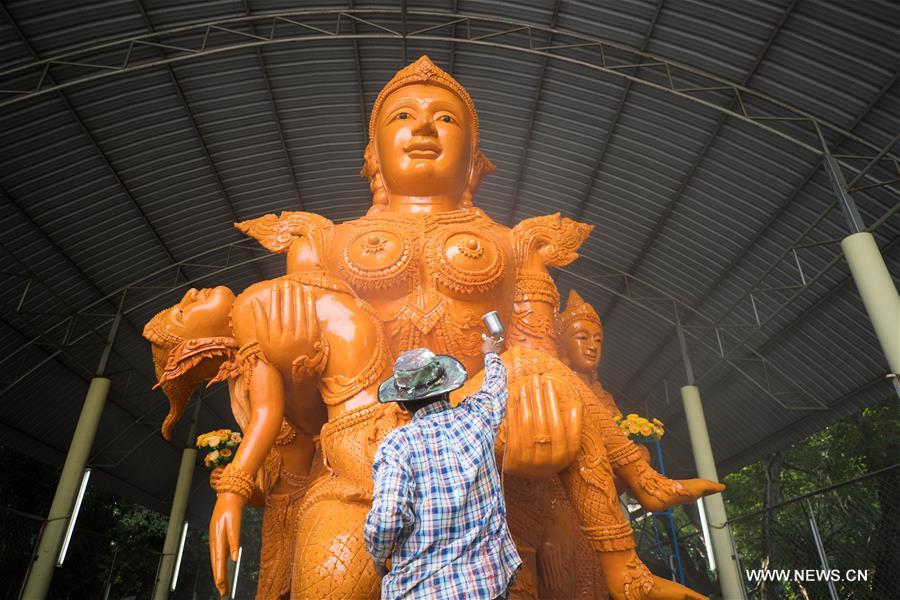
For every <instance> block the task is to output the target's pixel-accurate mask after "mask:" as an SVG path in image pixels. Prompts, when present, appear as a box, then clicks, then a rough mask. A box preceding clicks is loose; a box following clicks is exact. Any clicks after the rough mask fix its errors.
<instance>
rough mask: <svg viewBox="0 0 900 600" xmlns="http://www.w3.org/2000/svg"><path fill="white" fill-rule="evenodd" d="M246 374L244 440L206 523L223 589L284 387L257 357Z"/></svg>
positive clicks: (276, 427)
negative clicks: (247, 400)
mask: <svg viewBox="0 0 900 600" xmlns="http://www.w3.org/2000/svg"><path fill="white" fill-rule="evenodd" d="M245 376H248V380H249V381H248V388H249V396H250V415H249V416H250V422H249V424H248V425H247V428H246V430H245V431H244V439H243V441H242V442H241V445H240V447H239V448H238V450H237V452H236V453H235V455H234V461H232V462H231V464H229V465H228V466H227V467H225V470H224V471H223V472H222V475H221V476H220V478H219V481H218V482H217V485H216V492H217V495H218V497H217V499H216V506H215V508H214V509H213V516H212V518H211V519H210V522H209V551H210V560H211V563H212V570H213V578H214V579H215V582H216V588H218V590H219V592H220V593H221V594H222V595H223V596H224V595H225V592H226V591H227V577H228V571H227V557H228V556H231V558H232V560H236V559H237V552H238V548H239V547H240V539H241V515H242V512H243V508H244V505H245V504H247V502H248V501H249V500H250V498H251V497H252V496H253V493H254V491H255V489H256V483H255V482H256V473H257V471H259V469H260V468H261V467H262V465H263V462H264V461H265V458H266V455H267V454H268V453H269V450H271V449H272V447H273V446H274V444H275V438H276V437H277V435H278V431H279V429H280V428H281V421H282V419H283V418H284V386H283V382H282V378H281V374H280V373H279V372H278V371H277V370H276V369H275V368H274V367H273V366H272V365H270V364H269V363H268V362H266V361H265V360H261V359H257V360H256V361H255V364H253V365H252V367H250V368H249V369H248V372H247V373H246V374H245Z"/></svg>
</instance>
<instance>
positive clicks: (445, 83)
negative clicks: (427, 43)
mask: <svg viewBox="0 0 900 600" xmlns="http://www.w3.org/2000/svg"><path fill="white" fill-rule="evenodd" d="M417 83H425V84H430V85H439V86H441V87H444V88H446V89H448V90H450V91H451V92H453V93H454V94H456V96H457V97H459V99H460V100H462V101H463V104H465V105H466V108H467V109H468V111H469V116H470V117H471V120H472V135H473V139H474V141H475V146H476V147H477V146H478V113H477V112H475V103H474V102H472V97H471V96H469V92H467V91H466V88H464V87H463V86H462V84H460V83H459V82H458V81H456V80H455V79H454V78H453V76H452V75H450V73H447V72H446V71H444V70H443V69H441V68H440V67H439V66H437V65H436V64H434V63H433V62H431V59H430V58H428V56H427V55H426V54H423V55H422V56H420V57H419V60H417V61H416V62H414V63H412V64H409V65H407V66H405V67H403V68H402V69H400V70H399V71H397V74H396V75H394V77H393V78H392V79H391V80H390V81H389V82H387V85H385V86H384V87H383V88H381V92H379V93H378V97H377V98H376V99H375V104H374V105H372V116H371V117H370V118H369V141H373V140H374V139H375V123H376V121H377V120H378V114H379V113H380V112H381V105H382V104H384V99H385V98H387V97H388V96H389V95H390V94H391V93H392V92H394V91H396V90H398V89H400V88H402V87H403V86H406V85H415V84H417Z"/></svg>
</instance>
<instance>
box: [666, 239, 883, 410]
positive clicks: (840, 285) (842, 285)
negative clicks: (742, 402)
mask: <svg viewBox="0 0 900 600" xmlns="http://www.w3.org/2000/svg"><path fill="white" fill-rule="evenodd" d="M898 243H900V238H894V239H893V240H892V241H891V242H889V243H888V244H887V245H886V246H885V247H884V248H882V253H883V254H887V253H888V252H889V251H891V250H892V249H893V248H894V247H895V246H896V245H898ZM842 259H843V256H842V255H837V256H835V257H834V258H833V259H832V260H831V261H829V262H828V264H826V265H825V267H824V268H823V269H822V271H821V272H820V273H819V274H818V275H817V276H816V277H815V278H813V279H812V280H810V284H812V283H814V282H815V281H816V280H817V279H818V278H819V277H821V276H822V275H824V274H825V273H827V272H828V271H830V270H831V269H832V268H833V267H834V266H835V265H837V264H839V263H840V262H841V260H842ZM852 281H853V278H852V276H850V275H848V276H847V277H845V278H843V279H842V280H841V281H840V282H839V283H838V284H836V285H835V286H833V287H832V288H830V289H829V290H828V292H827V293H825V294H824V295H823V296H821V297H820V298H818V299H817V300H816V301H815V302H814V303H813V305H812V306H810V307H809V308H807V309H806V310H805V311H804V313H803V315H802V317H801V318H799V319H795V320H793V321H792V322H791V323H790V324H789V325H787V326H785V327H783V328H782V329H781V330H779V331H778V332H777V333H776V334H774V335H773V336H772V337H770V338H769V339H768V340H766V341H765V342H764V343H763V344H762V345H761V346H759V348H758V351H759V352H765V351H766V350H767V349H768V348H770V347H771V346H774V345H775V344H776V343H777V342H778V341H780V340H781V339H782V338H784V336H786V335H787V334H788V333H790V332H791V331H792V330H794V329H795V328H796V327H798V326H799V324H800V323H801V322H802V320H803V318H805V317H807V316H808V315H810V314H814V313H815V310H816V309H817V308H818V307H819V306H821V305H822V304H824V303H825V302H827V301H828V300H829V299H831V298H833V297H834V296H836V295H837V294H838V293H840V292H841V291H842V290H843V289H844V288H846V287H847V286H848V285H849V284H850V283H852ZM807 287H808V286H804V287H803V288H802V289H800V290H798V291H797V292H796V293H795V294H794V295H793V296H791V298H789V299H788V300H787V301H786V302H785V303H784V304H783V305H782V306H781V307H780V308H778V309H777V310H775V311H774V312H773V313H772V314H771V315H770V316H769V318H768V319H767V320H766V321H765V322H764V323H763V325H765V324H766V323H768V322H771V321H772V320H774V319H775V317H777V316H778V314H779V313H780V312H781V311H782V310H784V309H785V308H787V307H788V306H789V305H790V304H792V303H793V302H794V301H795V300H796V299H797V298H798V297H799V296H800V295H801V294H802V293H803V292H804V291H805V290H806V289H807ZM758 331H759V329H755V330H752V331H750V332H749V333H748V334H747V335H745V336H744V337H743V338H741V339H739V340H737V343H739V344H741V345H746V344H749V342H750V339H751V338H752V337H753V336H754V335H755V334H756V333H757V332H758ZM716 367H718V364H715V365H713V366H711V367H710V368H709V369H707V371H706V372H704V373H703V374H702V375H701V376H700V377H698V380H703V379H706V378H707V377H708V376H709V375H710V374H712V373H713V371H715V369H716ZM670 370H671V369H670ZM728 376H729V371H725V372H721V373H720V375H719V377H718V378H717V379H716V380H714V381H713V382H711V383H710V384H709V385H708V386H706V388H707V390H708V392H707V394H706V396H707V398H709V400H707V404H709V403H710V402H713V401H714V399H715V398H716V397H717V396H715V395H714V394H713V393H712V392H713V390H715V389H716V388H717V387H718V386H719V385H721V384H722V383H724V382H725V381H726V380H727V379H728ZM791 378H794V379H796V375H791ZM879 379H880V380H881V381H884V379H883V378H879ZM837 401H840V399H838V400H837ZM837 401H831V402H826V403H824V405H825V407H827V408H830V407H831V406H832V404H834V402H837ZM683 418H684V412H683V411H682V410H680V409H676V410H675V411H674V412H673V413H672V414H671V415H668V416H667V417H666V422H667V423H670V424H677V423H678V422H680V421H681V420H682V419H683Z"/></svg>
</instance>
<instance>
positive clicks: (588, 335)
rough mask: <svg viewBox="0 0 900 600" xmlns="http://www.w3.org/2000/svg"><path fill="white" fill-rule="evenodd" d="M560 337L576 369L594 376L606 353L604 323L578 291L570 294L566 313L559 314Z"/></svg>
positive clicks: (565, 353)
mask: <svg viewBox="0 0 900 600" xmlns="http://www.w3.org/2000/svg"><path fill="white" fill-rule="evenodd" d="M559 334H560V343H561V345H562V350H563V354H564V356H565V357H566V359H567V361H568V364H569V366H570V367H571V368H572V370H573V371H576V372H577V373H580V374H583V375H590V376H593V375H594V374H595V373H596V371H597V366H598V365H599V364H600V357H601V355H602V352H603V324H602V323H601V322H600V315H598V314H597V311H596V310H594V307H593V306H591V305H590V304H588V303H587V302H585V301H584V299H583V298H582V297H581V295H579V293H578V292H576V291H575V290H571V291H570V292H569V299H568V301H567V302H566V310H565V311H563V312H562V313H560V315H559Z"/></svg>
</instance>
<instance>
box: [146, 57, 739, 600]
mask: <svg viewBox="0 0 900 600" xmlns="http://www.w3.org/2000/svg"><path fill="white" fill-rule="evenodd" d="M369 140H370V141H369V144H368V146H367V148H366V151H365V158H364V166H363V169H362V175H363V176H364V177H366V178H368V180H369V183H370V188H371V191H372V196H373V201H372V207H371V208H370V209H369V211H368V213H367V214H366V215H365V216H363V217H360V218H359V219H354V220H351V221H347V222H344V223H341V224H339V225H335V224H333V223H332V222H330V221H328V220H327V219H325V218H323V217H321V216H319V215H315V214H312V213H302V212H285V213H282V214H281V215H277V216H276V215H264V216H262V217H259V218H257V219H253V220H250V221H245V222H243V223H238V224H237V227H238V229H240V230H241V231H242V232H244V233H245V234H247V235H249V236H252V237H254V238H255V239H257V240H258V241H259V242H260V244H262V245H263V246H264V247H265V248H267V249H269V250H270V251H272V252H276V253H284V254H286V258H287V268H286V275H285V276H284V277H281V278H278V279H276V280H272V281H266V282H260V283H257V284H254V285H253V286H251V287H250V288H248V289H247V290H245V291H244V292H243V293H241V294H240V295H238V297H237V298H236V299H235V300H234V302H233V306H232V308H231V313H230V319H231V327H230V330H229V331H227V332H224V333H225V334H227V336H226V337H228V338H229V340H230V341H229V342H228V344H227V348H228V350H227V351H223V352H222V353H219V354H217V355H215V356H210V357H209V358H205V359H204V360H201V361H198V362H196V363H194V364H193V365H192V367H191V368H192V369H200V370H204V369H205V370H204V371H203V372H202V373H200V374H199V375H195V376H193V377H191V378H189V380H186V381H188V383H190V384H195V383H194V382H199V381H200V380H201V379H203V378H204V377H211V375H210V372H211V371H212V370H214V369H213V367H216V368H217V369H218V374H217V375H215V377H214V381H217V380H227V381H228V382H229V386H230V392H231V398H232V407H233V410H234V411H235V416H236V418H237V419H238V421H239V423H240V424H241V426H242V428H243V430H244V440H243V442H242V444H241V446H240V448H239V450H238V452H237V453H236V455H235V459H234V461H233V463H232V464H230V465H228V467H227V468H226V469H225V470H224V472H222V473H221V474H220V475H219V476H218V478H217V480H216V482H215V487H216V489H217V491H218V500H217V502H216V507H215V510H214V512H213V517H212V520H211V523H210V554H211V560H212V562H213V573H214V576H215V578H216V583H217V585H218V587H219V590H220V591H222V592H223V593H224V591H225V581H226V573H225V557H226V556H227V555H228V554H231V555H232V556H235V555H236V553H237V549H238V540H239V535H240V516H241V510H242V508H243V506H244V505H245V504H246V503H247V502H249V501H250V500H251V499H253V498H254V497H255V496H256V495H257V493H256V488H255V487H254V482H255V481H256V480H258V479H259V475H258V474H259V473H260V471H261V470H262V472H263V473H269V472H270V471H272V470H273V469H272V468H269V463H270V462H274V460H275V459H272V458H271V456H272V453H273V451H276V452H277V451H278V448H279V446H278V439H279V432H282V431H283V430H284V427H285V426H287V427H290V428H291V429H292V430H296V431H299V432H301V433H302V434H303V435H304V436H306V437H308V438H309V439H313V438H314V437H315V436H317V435H318V436H320V437H319V439H320V445H321V453H322V455H323V460H324V463H319V461H313V460H312V459H311V456H312V452H309V451H307V452H306V453H305V454H302V455H300V454H298V455H299V456H301V460H299V461H298V462H303V460H306V461H308V462H306V464H305V471H304V473H305V474H308V475H307V481H312V483H310V484H309V485H308V489H306V488H304V489H302V490H301V492H302V500H300V501H298V502H296V503H294V504H293V505H292V506H293V508H292V510H291V511H290V512H291V515H289V516H288V517H285V519H294V521H293V529H292V533H291V535H290V536H283V537H284V538H285V539H281V540H280V541H279V543H280V544H281V545H282V548H281V550H280V551H279V553H278V554H279V556H280V557H281V558H280V559H279V560H280V561H281V563H283V562H284V561H285V560H289V561H290V564H291V572H290V574H289V576H288V579H289V581H283V582H281V583H280V585H278V586H273V585H270V584H269V583H267V582H265V581H263V580H262V578H263V570H264V569H265V565H264V566H263V567H261V573H260V591H259V595H258V598H279V597H280V594H284V593H285V591H284V590H285V589H289V590H290V594H291V596H292V597H295V598H335V599H344V598H377V597H379V595H380V581H379V579H378V576H377V574H376V573H375V571H374V568H373V565H372V562H371V560H370V559H369V556H368V555H367V553H366V551H365V548H364V546H363V540H362V530H363V521H364V518H365V515H366V513H367V511H368V509H369V506H370V503H371V489H372V482H371V464H372V459H373V457H374V453H375V450H376V449H377V447H378V443H379V442H380V441H381V439H383V437H384V435H385V434H386V433H387V432H388V431H390V430H391V429H393V428H395V427H397V426H399V425H401V424H402V423H404V422H405V420H406V418H407V417H406V415H405V413H402V412H400V411H399V410H398V409H397V408H396V407H394V406H392V405H381V404H378V403H377V402H376V394H375V387H376V386H377V385H378V383H380V382H381V381H383V380H384V379H385V378H387V377H388V376H389V375H390V364H391V362H392V361H393V359H394V358H395V357H396V356H398V355H399V354H400V353H401V352H403V351H405V350H409V349H411V348H415V347H423V346H424V347H428V348H430V349H431V350H433V351H434V352H436V353H445V354H451V355H453V356H454V357H456V358H457V359H459V360H460V361H461V362H462V363H463V364H464V365H465V367H466V368H467V370H468V372H469V376H470V381H469V383H467V385H466V386H464V388H462V389H461V390H459V392H460V393H459V395H458V397H457V401H458V400H459V399H460V398H463V397H464V396H465V395H466V393H468V392H469V391H471V390H473V389H475V388H477V386H478V385H479V384H480V379H481V373H480V372H479V371H480V369H481V366H482V356H481V353H480V350H479V347H480V344H481V333H482V331H483V328H482V325H481V323H480V317H481V315H483V314H484V313H486V312H488V311H490V310H497V311H498V312H499V313H500V316H501V318H502V320H503V321H504V323H506V324H507V331H508V332H507V343H508V346H509V349H508V350H507V351H506V352H504V354H503V360H504V363H505V364H506V366H507V369H508V372H509V377H510V393H509V407H508V413H507V419H506V423H505V425H504V427H503V429H502V430H501V433H500V436H499V438H498V443H497V448H498V457H499V459H500V460H503V468H504V471H505V473H506V477H505V488H506V494H507V504H508V512H509V520H510V528H511V530H512V532H513V535H514V537H516V541H517V544H518V546H519V550H520V554H521V555H522V557H523V559H524V560H525V567H524V569H523V571H521V572H520V574H519V577H518V581H517V584H516V586H515V588H514V590H513V595H512V597H516V598H534V597H537V591H538V588H539V584H538V579H537V578H538V567H537V554H536V552H537V547H538V545H540V544H541V539H542V532H543V522H544V519H542V518H540V516H539V515H538V517H537V520H535V518H536V517H535V515H534V514H533V513H534V506H537V505H539V504H540V503H545V502H546V501H547V499H548V498H549V497H550V495H551V494H550V491H549V486H550V482H551V481H552V482H555V483H554V485H556V486H558V488H559V489H561V490H562V493H564V495H565V497H566V498H567V502H568V503H569V504H570V505H571V508H572V509H573V510H574V513H575V515H576V516H577V518H578V522H579V526H580V529H581V531H582V532H583V536H584V538H585V539H586V540H587V542H588V543H589V544H590V547H592V548H593V550H594V551H595V553H596V557H597V560H598V561H599V563H600V564H601V565H602V567H603V572H604V574H605V579H606V586H607V587H608V589H609V594H610V596H611V597H613V598H626V599H628V600H636V599H641V598H700V597H702V596H699V595H697V594H695V593H694V592H691V591H690V590H688V589H687V588H684V587H683V586H680V585H678V584H676V583H673V582H671V581H668V580H665V579H661V578H657V577H654V576H653V575H652V574H651V573H650V572H649V570H648V569H647V568H646V567H645V566H644V565H643V563H641V561H640V560H639V558H638V557H637V554H636V553H635V549H634V546H635V544H634V540H633V538H632V532H631V528H630V525H629V523H628V522H627V521H626V520H625V519H624V517H623V516H622V514H621V512H620V510H619V507H618V505H617V502H616V491H615V485H614V482H613V481H614V476H618V477H620V478H621V479H622V481H623V482H625V485H627V487H628V488H629V489H630V490H631V492H632V493H633V494H634V495H635V497H636V498H637V499H638V500H639V501H640V502H641V503H642V504H644V506H645V507H647V508H648V509H650V510H660V509H662V508H664V507H667V506H671V505H673V504H677V503H687V502H692V501H693V500H695V499H696V498H698V497H700V496H702V495H705V494H709V493H713V492H716V491H720V490H721V489H722V486H721V485H720V484H716V483H713V482H708V481H704V480H688V481H682V482H678V481H673V480H670V479H667V478H665V477H663V476H661V475H659V474H658V473H656V472H655V471H654V470H653V469H652V468H651V467H650V466H649V464H647V462H646V460H645V458H644V456H643V455H642V454H641V453H640V452H639V451H638V449H637V448H636V446H635V445H634V444H633V443H632V442H631V441H629V440H628V439H627V438H626V437H625V436H624V434H623V433H622V432H621V430H619V429H618V428H617V427H616V426H615V424H614V423H613V416H614V414H613V412H612V411H611V410H610V407H609V405H608V402H607V401H606V399H605V398H602V399H601V398H598V397H597V395H596V394H595V393H594V391H593V388H594V386H592V385H591V382H590V381H584V380H583V379H582V377H581V374H580V373H579V372H578V371H577V370H575V371H573V368H576V366H575V365H573V367H572V368H570V367H569V366H567V365H566V364H565V363H564V362H562V361H560V360H559V359H558V358H557V352H558V351H557V343H558V335H557V327H558V322H557V320H558V318H559V293H558V292H557V289H556V286H555V284H554V282H553V279H552V278H551V277H550V275H549V273H548V268H549V267H559V266H564V265H566V264H569V263H570V262H571V261H573V260H575V259H576V258H577V251H578V248H579V247H580V246H581V244H582V243H583V241H584V240H585V239H586V237H587V236H588V235H589V234H590V232H591V229H592V227H591V226H589V225H585V224H582V223H577V222H575V221H573V220H571V219H567V218H561V217H560V216H559V215H558V214H555V215H547V216H541V217H535V218H531V219H526V220H523V221H521V222H520V223H518V224H517V225H516V226H515V227H513V228H512V229H510V228H507V227H504V226H503V225H500V224H498V223H495V222H494V221H493V220H492V219H491V218H490V217H488V216H487V215H486V214H485V213H484V212H483V211H482V210H480V209H478V208H476V207H475V206H474V204H473V195H474V193H475V191H476V189H477V188H478V186H479V184H480V183H481V180H482V179H483V177H484V176H485V175H487V174H489V173H491V172H493V170H494V166H493V165H492V164H491V162H490V161H489V160H488V159H487V158H486V157H485V156H484V154H483V153H482V152H481V151H480V150H479V146H478V142H479V127H478V116H477V113H476V111H475V106H474V103H473V102H472V99H471V98H470V96H469V94H468V93H467V92H466V90H465V89H464V88H463V87H462V86H461V85H460V84H459V83H458V82H457V81H456V80H455V79H453V78H452V77H451V76H450V75H449V74H447V73H445V72H444V71H442V70H441V69H440V68H438V67H437V66H436V65H434V64H433V63H432V62H431V61H430V60H429V59H428V57H426V56H423V57H421V58H420V59H419V60H417V61H416V62H415V63H413V64H411V65H409V66H407V67H406V68H404V69H402V70H401V71H399V72H398V73H397V74H396V75H395V76H394V77H393V79H391V81H390V82H388V84H387V85H386V86H385V87H384V88H383V89H382V90H381V93H380V94H379V95H378V97H377V99H376V101H375V104H374V106H373V110H372V116H371V121H370V124H369ZM164 314H167V315H168V314H169V313H164ZM170 316H177V313H176V314H175V315H170ZM204 335H205V334H204ZM151 341H152V340H151ZM154 348H155V349H154V356H157V354H160V352H159V350H158V349H156V346H154ZM223 356H224V357H223ZM570 361H571V359H570ZM162 375H163V377H162V378H161V381H162V379H164V378H165V373H163V374H162ZM181 402H182V407H181V408H182V409H183V400H182V401H181ZM177 404H178V403H177V402H175V401H173V407H174V406H176V405H177ZM171 420H172V419H169V420H167V423H169V427H171V422H170V421H171ZM282 460H283V461H284V463H285V464H286V463H287V460H288V459H287V458H283V459H282ZM311 463H315V464H311ZM319 465H321V467H319ZM295 468H296V467H295ZM257 487H258V486H257ZM262 493H263V494H264V495H265V494H271V493H273V492H271V491H268V490H265V489H263V490H262ZM263 535H264V540H263V545H264V547H265V546H266V544H267V543H268V542H270V540H268V539H266V536H267V535H268V536H271V535H274V534H272V533H271V532H269V531H268V530H264V534H263ZM285 544H293V547H285ZM263 558H264V559H265V556H264V557H263ZM264 562H265V560H264ZM551 562H552V561H551ZM281 563H279V564H281ZM273 570H274V569H273ZM542 575H543V574H542ZM285 586H287V587H285Z"/></svg>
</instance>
